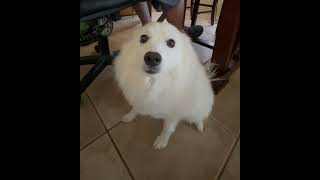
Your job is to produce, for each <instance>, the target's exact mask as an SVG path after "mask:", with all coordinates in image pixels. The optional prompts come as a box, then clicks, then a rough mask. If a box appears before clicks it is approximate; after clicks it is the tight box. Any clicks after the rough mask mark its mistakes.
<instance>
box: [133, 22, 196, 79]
mask: <svg viewBox="0 0 320 180" xmlns="http://www.w3.org/2000/svg"><path fill="white" fill-rule="evenodd" d="M133 41H134V42H133V43H134V44H135V45H134V46H135V47H134V49H135V51H136V52H135V53H136V54H135V55H136V58H134V59H135V61H139V62H135V63H136V64H138V65H139V66H140V67H141V68H142V70H143V71H145V73H147V74H149V75H156V74H158V73H160V72H165V71H170V70H171V69H172V68H175V67H176V66H177V65H178V64H179V63H181V61H183V57H184V55H185V54H186V53H188V52H186V49H188V48H186V47H188V45H189V44H188V43H190V42H189V39H188V37H187V36H186V35H185V34H183V33H181V32H180V31H179V30H178V29H177V28H175V27H174V26H173V25H171V24H168V23H150V24H147V25H146V26H144V27H142V28H141V29H140V30H139V31H138V33H137V36H136V37H135V38H134V39H133Z"/></svg>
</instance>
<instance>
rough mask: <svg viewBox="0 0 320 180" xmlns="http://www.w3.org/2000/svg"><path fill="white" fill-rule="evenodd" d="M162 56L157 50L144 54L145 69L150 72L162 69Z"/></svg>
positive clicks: (153, 72)
mask: <svg viewBox="0 0 320 180" xmlns="http://www.w3.org/2000/svg"><path fill="white" fill-rule="evenodd" d="M161 60H162V57H161V55H160V54H159V53H157V52H151V51H149V52H147V53H146V54H145V55H144V63H145V66H144V70H145V71H146V72H147V73H149V74H155V73H157V72H159V70H160V64H161Z"/></svg>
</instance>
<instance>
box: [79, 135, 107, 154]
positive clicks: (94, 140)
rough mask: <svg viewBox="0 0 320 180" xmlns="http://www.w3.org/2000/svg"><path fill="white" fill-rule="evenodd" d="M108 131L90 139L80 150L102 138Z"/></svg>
mask: <svg viewBox="0 0 320 180" xmlns="http://www.w3.org/2000/svg"><path fill="white" fill-rule="evenodd" d="M106 134H107V131H105V132H103V133H102V134H100V135H99V136H98V137H96V138H94V139H93V140H92V141H90V142H89V143H88V144H86V145H84V146H83V147H82V148H80V152H81V151H82V150H84V149H85V148H87V147H88V146H90V145H91V144H93V143H94V142H96V141H97V140H98V139H100V138H101V137H102V136H104V135H106Z"/></svg>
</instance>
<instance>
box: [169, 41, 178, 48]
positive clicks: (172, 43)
mask: <svg viewBox="0 0 320 180" xmlns="http://www.w3.org/2000/svg"><path fill="white" fill-rule="evenodd" d="M175 44H176V42H174V40H173V39H169V40H167V45H168V46H169V47H171V48H173V47H174V45H175Z"/></svg>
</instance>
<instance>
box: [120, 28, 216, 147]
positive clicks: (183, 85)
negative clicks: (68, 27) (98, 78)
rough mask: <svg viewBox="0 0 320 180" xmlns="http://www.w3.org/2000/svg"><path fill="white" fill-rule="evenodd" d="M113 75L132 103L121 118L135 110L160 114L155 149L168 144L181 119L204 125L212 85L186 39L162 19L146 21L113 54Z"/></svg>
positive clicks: (131, 115) (129, 117)
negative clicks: (160, 121)
mask: <svg viewBox="0 0 320 180" xmlns="http://www.w3.org/2000/svg"><path fill="white" fill-rule="evenodd" d="M114 65H115V71H116V79H117V81H118V83H119V87H120V89H121V90H122V92H123V94H124V96H125V98H126V99H127V100H128V102H129V104H130V105H131V106H132V109H131V111H130V112H129V113H128V114H127V115H125V116H124V117H123V119H122V121H123V122H130V121H132V120H133V119H134V118H135V117H136V116H137V115H138V114H141V115H150V116H152V117H154V118H161V119H163V120H164V125H163V129H162V132H161V134H160V135H159V136H158V137H157V139H156V140H155V142H154V147H155V148H156V149H162V148H164V147H166V146H167V144H168V141H169V138H170V136H171V134H172V133H173V132H174V131H175V128H176V126H177V125H178V123H179V122H180V121H182V120H185V121H187V122H189V123H192V124H195V125H196V127H197V129H198V130H199V131H200V132H202V131H203V121H204V120H205V119H207V117H208V115H209V114H210V112H211V110H212V106H213V98H214V96H213V90H212V88H211V85H210V81H209V79H208V76H207V74H206V71H205V69H204V67H203V66H202V64H201V63H200V61H199V59H198V57H197V55H196V53H195V51H194V49H193V47H192V45H191V41H190V39H189V38H188V37H187V36H186V35H185V34H183V33H181V32H180V31H179V30H178V29H176V28H175V27H174V26H172V25H170V24H167V23H150V24H148V25H146V26H144V27H142V28H141V29H139V31H138V32H137V34H135V35H134V36H133V37H132V39H131V40H130V41H128V42H127V43H126V44H125V45H124V46H123V48H122V49H121V53H120V55H119V56H118V57H117V58H116V59H115V64H114Z"/></svg>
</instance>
